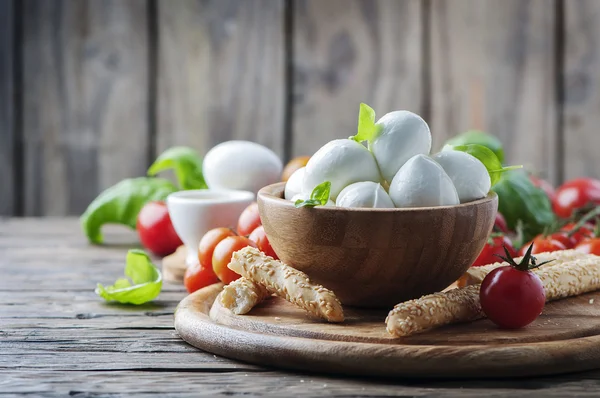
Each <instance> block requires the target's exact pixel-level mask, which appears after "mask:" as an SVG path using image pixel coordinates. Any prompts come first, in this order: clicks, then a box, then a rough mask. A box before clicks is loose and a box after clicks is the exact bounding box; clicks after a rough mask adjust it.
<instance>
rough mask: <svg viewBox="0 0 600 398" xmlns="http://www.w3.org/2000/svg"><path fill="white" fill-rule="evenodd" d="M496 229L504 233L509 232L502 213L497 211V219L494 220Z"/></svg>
mask: <svg viewBox="0 0 600 398" xmlns="http://www.w3.org/2000/svg"><path fill="white" fill-rule="evenodd" d="M494 231H497V232H502V233H503V234H507V233H508V225H507V224H506V220H505V219H504V216H503V215H502V213H500V212H497V213H496V221H494Z"/></svg>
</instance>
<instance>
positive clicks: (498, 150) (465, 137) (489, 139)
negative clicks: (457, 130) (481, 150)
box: [446, 130, 504, 163]
mask: <svg viewBox="0 0 600 398" xmlns="http://www.w3.org/2000/svg"><path fill="white" fill-rule="evenodd" d="M446 144H449V145H453V146H454V145H469V144H477V145H483V146H485V147H487V148H489V149H490V150H491V151H492V152H494V154H496V157H498V160H500V163H503V162H504V148H503V147H502V143H501V142H500V140H499V139H498V138H496V137H494V136H493V135H491V134H487V133H484V132H483V131H478V130H469V131H466V132H464V133H462V134H459V135H457V136H455V137H453V138H450V139H449V140H448V141H446Z"/></svg>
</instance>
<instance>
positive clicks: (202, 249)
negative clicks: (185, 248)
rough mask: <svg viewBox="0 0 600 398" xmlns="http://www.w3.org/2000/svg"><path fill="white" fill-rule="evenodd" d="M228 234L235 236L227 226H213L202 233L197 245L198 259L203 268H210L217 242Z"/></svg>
mask: <svg viewBox="0 0 600 398" xmlns="http://www.w3.org/2000/svg"><path fill="white" fill-rule="evenodd" d="M228 236H235V232H234V231H232V230H231V229H229V228H215V229H211V230H210V231H208V232H207V233H205V234H204V236H203V237H202V240H200V244H199V245H198V261H200V264H202V266H203V267H205V268H210V269H211V270H212V256H213V252H214V251H215V247H216V246H217V244H218V243H219V242H220V241H222V240H223V239H225V238H227V237H228Z"/></svg>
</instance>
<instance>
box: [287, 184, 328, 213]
mask: <svg viewBox="0 0 600 398" xmlns="http://www.w3.org/2000/svg"><path fill="white" fill-rule="evenodd" d="M330 194H331V182H329V181H325V182H322V183H320V184H319V185H317V186H316V187H315V188H314V189H313V190H312V192H311V194H310V199H306V200H302V199H298V200H297V201H296V202H294V206H296V207H297V208H300V207H314V206H325V205H326V204H327V202H328V201H329V195H330Z"/></svg>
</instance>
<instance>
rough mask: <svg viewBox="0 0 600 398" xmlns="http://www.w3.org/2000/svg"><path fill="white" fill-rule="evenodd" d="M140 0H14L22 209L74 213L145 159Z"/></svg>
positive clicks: (138, 169)
mask: <svg viewBox="0 0 600 398" xmlns="http://www.w3.org/2000/svg"><path fill="white" fill-rule="evenodd" d="M146 3H147V2H146V1H144V0H132V1H119V0H107V1H101V2H98V1H92V0H82V1H79V0H75V1H73V0H64V1H62V0H61V1H58V0H52V1H35V0H26V1H23V12H24V37H23V51H24V62H23V66H24V69H23V84H24V87H23V96H24V109H23V113H24V115H26V116H25V117H24V121H23V122H24V125H23V128H24V140H25V142H24V149H25V158H24V159H25V160H24V164H25V170H24V175H25V192H24V200H25V214H26V215H64V214H79V213H81V212H82V211H83V210H84V209H85V208H86V207H87V205H88V204H89V203H90V202H91V200H92V199H93V198H94V197H95V196H96V195H97V194H98V193H99V192H100V190H102V189H104V188H106V187H108V186H110V185H112V184H114V183H116V182H118V181H119V180H121V179H123V178H125V177H131V176H138V175H143V174H144V173H145V168H146V167H147V145H148V112H147V101H148V90H147V80H148V74H147V69H148V65H147V54H148V40H147V39H148V38H147V16H146V14H147V12H146Z"/></svg>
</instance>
